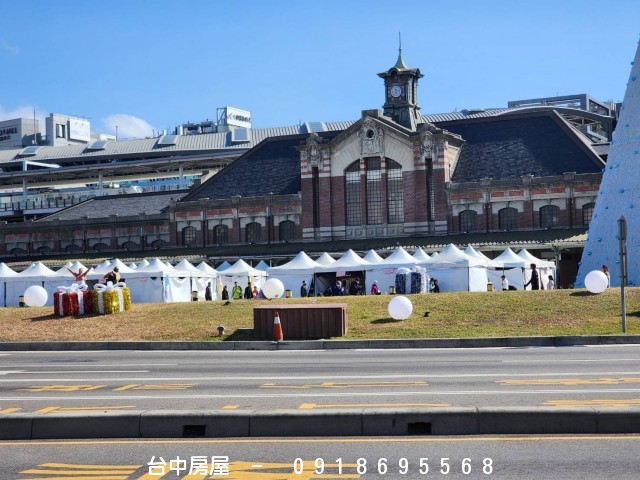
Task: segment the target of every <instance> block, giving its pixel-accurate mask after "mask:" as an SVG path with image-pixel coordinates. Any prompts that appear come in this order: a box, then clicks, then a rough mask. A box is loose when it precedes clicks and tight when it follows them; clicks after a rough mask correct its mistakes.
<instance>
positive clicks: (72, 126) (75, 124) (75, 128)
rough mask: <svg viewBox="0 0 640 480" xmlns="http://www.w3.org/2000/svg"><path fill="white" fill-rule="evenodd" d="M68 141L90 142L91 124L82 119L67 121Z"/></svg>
mask: <svg viewBox="0 0 640 480" xmlns="http://www.w3.org/2000/svg"><path fill="white" fill-rule="evenodd" d="M69 139H70V140H78V141H81V142H89V141H90V140H91V124H90V122H89V121H87V120H84V119H82V118H70V119H69Z"/></svg>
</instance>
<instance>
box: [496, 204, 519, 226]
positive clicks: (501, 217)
mask: <svg viewBox="0 0 640 480" xmlns="http://www.w3.org/2000/svg"><path fill="white" fill-rule="evenodd" d="M498 228H499V229H500V230H516V229H517V228H518V210H517V209H515V208H513V207H507V208H503V209H501V210H500V211H499V212H498Z"/></svg>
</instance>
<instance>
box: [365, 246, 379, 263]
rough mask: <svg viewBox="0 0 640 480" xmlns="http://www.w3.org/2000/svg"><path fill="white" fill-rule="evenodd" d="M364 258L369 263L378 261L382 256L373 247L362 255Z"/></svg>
mask: <svg viewBox="0 0 640 480" xmlns="http://www.w3.org/2000/svg"><path fill="white" fill-rule="evenodd" d="M364 259H365V260H366V261H367V262H369V263H380V262H381V261H382V260H383V258H382V257H381V256H380V255H378V254H377V253H376V251H375V250H374V249H371V250H369V251H368V252H367V254H366V255H365V256H364Z"/></svg>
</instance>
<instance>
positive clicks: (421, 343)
mask: <svg viewBox="0 0 640 480" xmlns="http://www.w3.org/2000/svg"><path fill="white" fill-rule="evenodd" d="M630 344H640V335H583V336H581V335H571V336H546V337H545V336H535V337H478V338H416V339H384V340H285V341H284V342H272V341H265V340H256V341H232V342H188V341H175V342H171V341H162V342H144V341H134V342H126V341H123V342H33V343H30V342H0V351H81V350H214V351H215V350H338V349H341V350H346V349H400V348H496V347H511V348H523V347H565V346H572V345H630Z"/></svg>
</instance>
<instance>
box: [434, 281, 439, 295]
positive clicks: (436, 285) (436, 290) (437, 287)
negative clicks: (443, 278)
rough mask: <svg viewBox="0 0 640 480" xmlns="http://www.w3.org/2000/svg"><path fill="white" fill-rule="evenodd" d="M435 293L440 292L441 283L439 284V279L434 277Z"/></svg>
mask: <svg viewBox="0 0 640 480" xmlns="http://www.w3.org/2000/svg"><path fill="white" fill-rule="evenodd" d="M433 293H440V285H438V279H437V278H434V279H433Z"/></svg>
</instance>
